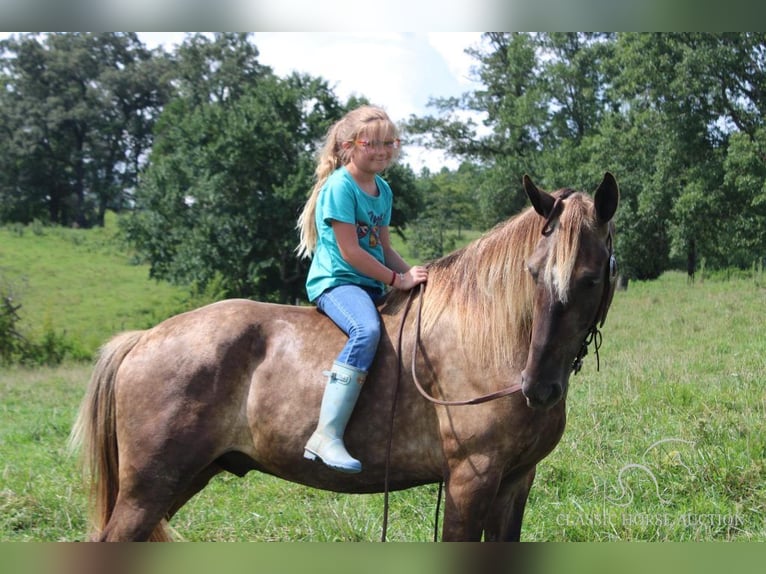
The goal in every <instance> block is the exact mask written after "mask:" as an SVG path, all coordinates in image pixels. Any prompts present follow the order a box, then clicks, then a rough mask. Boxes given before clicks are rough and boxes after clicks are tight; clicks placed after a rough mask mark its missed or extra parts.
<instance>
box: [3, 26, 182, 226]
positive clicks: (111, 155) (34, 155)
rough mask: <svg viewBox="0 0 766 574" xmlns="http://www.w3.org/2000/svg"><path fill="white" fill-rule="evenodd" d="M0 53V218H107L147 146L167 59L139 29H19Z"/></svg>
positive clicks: (76, 221)
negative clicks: (150, 46) (43, 32)
mask: <svg viewBox="0 0 766 574" xmlns="http://www.w3.org/2000/svg"><path fill="white" fill-rule="evenodd" d="M0 54H2V58H1V59H0V78H2V80H3V83H4V85H5V86H6V89H3V90H0V132H2V133H3V138H0V142H2V143H0V200H1V201H0V221H18V222H21V223H29V222H30V221H32V220H33V219H40V220H42V221H49V222H52V223H57V224H62V225H77V226H79V227H90V226H92V225H94V224H98V225H103V216H104V213H105V212H106V210H107V209H108V208H111V209H119V208H122V207H124V205H125V203H126V201H127V199H128V196H127V192H128V190H129V189H130V188H132V187H133V186H134V185H135V183H136V178H137V172H138V169H139V167H140V165H141V162H142V161H143V155H144V153H145V152H146V150H147V149H148V148H149V146H150V145H151V138H152V124H153V122H154V119H155V118H156V115H157V113H158V111H159V109H160V107H161V106H162V105H163V104H164V102H165V100H166V98H167V95H168V91H169V83H168V81H167V78H163V74H164V71H165V70H166V66H167V62H166V61H165V59H164V58H163V57H161V56H158V55H154V54H152V53H151V52H149V51H148V50H146V48H145V47H144V46H143V45H142V44H141V43H140V42H139V41H138V38H137V36H136V34H135V33H133V32H130V33H117V32H108V33H79V32H78V33H49V34H46V35H39V34H35V33H30V34H21V35H18V36H12V37H11V38H10V39H8V40H4V41H2V42H0Z"/></svg>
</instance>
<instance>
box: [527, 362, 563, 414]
mask: <svg viewBox="0 0 766 574" xmlns="http://www.w3.org/2000/svg"><path fill="white" fill-rule="evenodd" d="M521 392H522V393H523V394H524V397H525V398H526V399H527V406H529V407H530V408H533V409H549V408H551V407H552V406H554V405H555V404H556V403H558V402H559V401H560V400H561V399H562V397H563V396H564V388H563V386H562V385H561V383H560V382H558V381H554V382H546V381H540V380H535V379H534V378H530V377H529V376H528V375H527V372H526V371H522V373H521Z"/></svg>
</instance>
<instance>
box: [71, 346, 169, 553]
mask: <svg viewBox="0 0 766 574" xmlns="http://www.w3.org/2000/svg"><path fill="white" fill-rule="evenodd" d="M143 333H144V332H143V331H127V332H125V333H121V334H119V335H117V336H115V337H114V338H112V339H111V340H110V341H109V342H108V343H106V345H104V346H103V347H102V348H101V352H100V354H99V359H98V362H97V363H96V366H95V368H94V369H93V374H92V375H91V378H90V383H89V384H88V389H87V392H86V394H85V398H84V399H83V402H82V406H81V407H80V412H79V414H78V415H77V420H76V421H75V423H74V426H73V427H72V432H71V434H70V437H69V445H70V449H72V450H73V451H74V450H77V449H82V450H81V457H82V468H83V474H84V477H85V480H86V481H87V482H88V483H89V484H90V505H91V516H90V519H91V522H92V526H93V529H94V530H95V532H94V533H93V539H94V540H95V539H98V537H99V535H100V533H101V532H102V531H103V530H104V528H105V527H106V525H107V523H108V522H109V518H110V517H111V516H112V512H113V510H114V505H115V501H116V500H117V493H118V492H119V489H120V484H119V468H118V463H119V457H118V451H117V424H116V422H117V419H116V414H115V393H114V390H115V389H114V380H115V376H116V374H117V370H118V369H119V367H120V364H121V363H122V361H123V359H125V356H126V355H127V354H128V353H129V352H130V350H131V349H132V348H133V347H134V346H135V345H136V343H138V340H139V339H140V338H141V336H142V335H143ZM170 539H171V538H170V535H169V533H168V529H167V527H166V521H164V520H163V521H162V522H161V523H160V524H159V525H158V526H157V528H155V530H154V532H153V533H152V535H151V537H150V540H154V541H168V540H170Z"/></svg>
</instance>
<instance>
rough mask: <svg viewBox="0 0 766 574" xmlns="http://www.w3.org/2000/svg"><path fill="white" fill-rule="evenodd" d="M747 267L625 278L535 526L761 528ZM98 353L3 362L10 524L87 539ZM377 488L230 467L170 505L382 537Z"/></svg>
mask: <svg viewBox="0 0 766 574" xmlns="http://www.w3.org/2000/svg"><path fill="white" fill-rule="evenodd" d="M765 303H766V290H764V289H763V288H759V287H757V286H755V285H754V284H753V282H752V281H748V280H743V279H737V280H732V281H706V282H704V283H699V282H698V283H697V284H696V285H693V286H687V285H686V282H685V276H684V275H682V274H680V273H668V274H665V275H663V276H662V277H661V278H660V279H659V280H657V281H654V282H648V283H640V282H638V283H637V282H634V283H631V284H630V286H629V289H628V290H627V291H626V292H619V293H617V295H616V297H615V301H614V304H613V307H612V310H611V312H610V315H609V317H608V319H607V323H606V325H605V327H604V329H603V334H604V341H603V345H602V347H601V351H600V360H601V368H600V371H598V372H597V371H596V365H595V357H594V356H593V351H591V354H590V355H589V356H588V357H586V360H585V365H584V367H583V370H582V371H581V372H580V374H578V375H576V376H573V377H572V379H571V384H570V394H569V399H568V405H567V409H568V423H567V429H566V432H565V434H564V437H563V438H562V440H561V442H560V444H559V445H558V447H557V448H556V450H554V452H553V453H552V454H551V455H550V456H548V457H547V458H546V459H545V460H543V462H542V463H541V464H540V465H539V468H538V475H537V479H536V481H535V485H534V486H533V489H532V494H531V496H530V500H529V503H528V505H527V512H526V518H525V523H524V529H523V534H522V537H523V539H524V540H539V541H542V540H558V541H586V540H587V541H612V540H645V541H690V540H695V541H699V540H738V541H751V540H757V541H766V521H765V518H764V517H765V516H766V463H765V461H766V388H764V386H763V380H764V375H765V374H766V353H764V351H765V350H766V349H764V336H763V331H762V318H761V313H760V312H759V311H758V310H759V309H763V308H764V304H765ZM88 374H89V366H87V365H64V366H62V367H60V368H57V369H49V368H40V369H30V370H28V369H17V368H14V369H4V370H0V405H1V406H0V421H1V422H0V479H1V480H2V485H1V486H0V540H4V541H30V540H34V541H56V540H78V539H82V538H83V536H84V533H85V531H86V518H85V516H86V508H85V504H86V501H85V494H84V492H83V489H82V486H81V484H80V482H79V475H78V472H77V470H76V466H75V461H74V460H73V459H72V458H71V457H69V456H68V454H67V452H66V450H65V443H66V438H67V435H68V432H69V427H70V425H71V422H72V420H73V419H74V416H75V412H76V409H77V406H78V404H79V401H80V398H81V396H82V393H83V389H84V387H85V383H86V380H87V377H88ZM435 504H436V486H427V487H420V488H416V489H412V490H409V491H405V492H396V493H392V495H391V514H390V519H389V531H388V539H389V540H392V541H404V540H407V541H428V540H431V538H432V528H433V513H434V509H435ZM382 519H383V497H382V495H354V496H349V495H340V494H335V493H329V492H323V491H318V490H312V489H309V488H305V487H302V486H299V485H295V484H292V483H288V482H284V481H281V480H279V479H276V478H273V477H269V476H265V475H260V474H257V473H250V474H249V475H247V476H246V477H245V478H243V479H240V478H236V477H234V476H231V475H220V476H218V477H216V478H215V479H214V480H213V481H212V482H211V484H210V485H209V486H208V487H207V488H206V489H205V490H204V491H203V492H202V493H200V494H199V495H198V496H197V497H196V498H195V499H193V500H192V501H191V502H190V503H189V504H187V506H185V507H184V508H183V509H182V510H181V512H180V513H179V514H178V515H177V517H176V518H175V520H174V521H173V526H174V527H175V529H176V530H177V532H178V534H179V537H180V538H181V539H183V540H189V541H198V540H206V541H273V540H277V541H288V540H292V541H308V540H311V541H336V540H339V541H358V540H364V541H375V540H378V539H379V538H380V532H381V525H382Z"/></svg>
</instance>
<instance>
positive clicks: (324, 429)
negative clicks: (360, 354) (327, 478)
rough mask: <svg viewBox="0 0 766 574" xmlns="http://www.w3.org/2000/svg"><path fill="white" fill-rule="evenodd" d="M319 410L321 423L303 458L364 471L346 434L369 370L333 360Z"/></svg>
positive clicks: (333, 466)
mask: <svg viewBox="0 0 766 574" xmlns="http://www.w3.org/2000/svg"><path fill="white" fill-rule="evenodd" d="M325 374H327V375H328V376H329V380H328V381H327V386H326V387H325V390H324V396H323V397H322V407H321V408H320V410H319V424H318V425H317V428H316V430H315V431H314V434H313V435H311V438H310V439H309V441H308V442H307V443H306V447H305V451H304V453H303V457H304V458H307V459H309V460H314V459H316V457H319V458H320V459H322V462H323V463H325V464H326V465H327V466H329V467H330V468H334V469H335V470H338V471H340V472H348V473H357V472H361V471H362V463H361V462H359V461H358V460H356V459H355V458H354V457H352V456H351V455H350V454H348V451H347V450H346V445H344V444H343V433H344V432H345V430H346V425H347V424H348V421H349V419H350V418H351V413H352V412H353V410H354V406H355V405H356V400H357V399H358V398H359V392H360V391H361V390H362V385H363V384H364V380H365V378H366V377H367V373H366V372H364V371H360V370H359V369H356V368H354V367H351V366H349V365H343V364H340V363H333V366H332V371H329V372H325Z"/></svg>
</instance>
